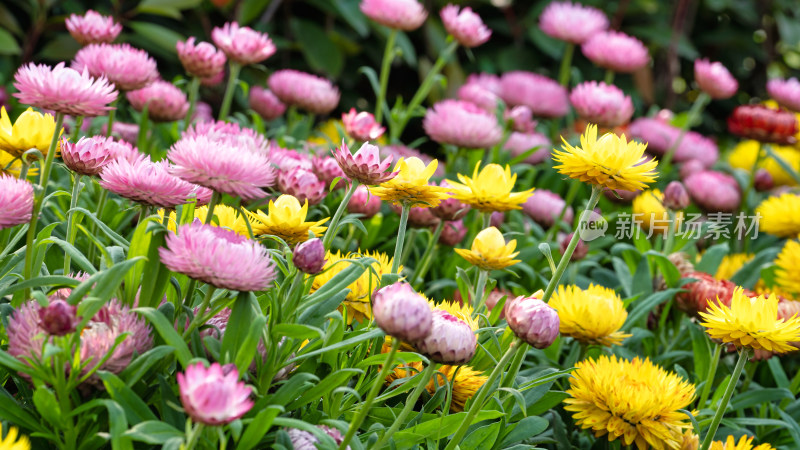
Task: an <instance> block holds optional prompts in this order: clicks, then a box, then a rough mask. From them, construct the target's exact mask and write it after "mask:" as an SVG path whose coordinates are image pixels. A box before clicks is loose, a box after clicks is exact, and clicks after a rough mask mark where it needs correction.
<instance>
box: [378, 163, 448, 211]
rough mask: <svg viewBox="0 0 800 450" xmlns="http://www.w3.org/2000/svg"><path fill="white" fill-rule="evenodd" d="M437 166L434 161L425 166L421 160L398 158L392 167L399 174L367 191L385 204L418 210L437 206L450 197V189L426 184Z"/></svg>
mask: <svg viewBox="0 0 800 450" xmlns="http://www.w3.org/2000/svg"><path fill="white" fill-rule="evenodd" d="M438 164H439V162H438V161H437V160H435V159H434V160H433V161H431V162H430V164H428V165H427V166H425V163H424V162H423V161H422V160H421V159H419V158H416V157H413V156H412V157H411V158H408V159H405V158H400V159H399V160H398V161H397V165H395V166H394V172H399V173H398V174H397V176H396V177H394V178H392V179H391V180H389V181H387V182H385V183H381V184H380V185H378V186H372V187H370V188H369V191H370V193H372V194H374V195H377V196H378V197H379V198H380V199H381V200H383V201H385V202H390V203H395V204H405V205H408V206H417V207H420V208H433V207H435V206H439V203H440V202H441V201H442V200H445V199H447V198H449V197H450V194H449V192H450V188H447V187H440V186H431V185H429V184H428V180H430V178H431V176H432V175H433V174H434V172H436V167H437V166H438Z"/></svg>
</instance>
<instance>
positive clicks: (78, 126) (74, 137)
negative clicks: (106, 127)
mask: <svg viewBox="0 0 800 450" xmlns="http://www.w3.org/2000/svg"><path fill="white" fill-rule="evenodd" d="M81 126H83V116H78V117H77V118H76V119H75V129H74V130H72V135H70V137H69V141H70V142H72V143H73V144H74V143H75V142H77V141H78V135H79V134H80V132H81Z"/></svg>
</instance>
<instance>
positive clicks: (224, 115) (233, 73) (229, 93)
mask: <svg viewBox="0 0 800 450" xmlns="http://www.w3.org/2000/svg"><path fill="white" fill-rule="evenodd" d="M228 67H229V68H230V74H229V75H228V86H226V87H225V96H224V97H222V106H220V109H219V120H223V121H224V120H227V119H228V112H230V110H231V102H233V91H235V90H236V83H237V82H238V81H239V71H241V70H242V66H241V65H239V63H236V62H233V61H230V62H229V63H228Z"/></svg>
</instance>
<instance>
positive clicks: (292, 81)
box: [267, 69, 340, 114]
mask: <svg viewBox="0 0 800 450" xmlns="http://www.w3.org/2000/svg"><path fill="white" fill-rule="evenodd" d="M267 84H268V85H269V88H270V89H271V90H272V93H274V94H275V96H277V97H278V98H279V99H280V100H281V101H282V102H283V103H285V104H287V105H294V106H297V107H298V108H301V109H305V110H307V111H309V112H311V113H314V114H327V113H329V112H331V111H333V110H334V109H335V108H336V106H338V105H339V97H340V94H339V89H338V88H337V87H336V86H334V85H333V84H332V83H331V82H330V81H328V80H326V79H324V78H320V77H318V76H316V75H311V74H310V73H305V72H300V71H298V70H292V69H284V70H278V71H276V72H274V73H273V74H272V75H270V77H269V80H268V81H267Z"/></svg>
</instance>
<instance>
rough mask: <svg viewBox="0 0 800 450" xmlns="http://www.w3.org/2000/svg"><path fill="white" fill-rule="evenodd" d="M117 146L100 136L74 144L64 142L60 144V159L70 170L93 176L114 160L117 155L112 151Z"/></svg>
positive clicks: (110, 139)
mask: <svg viewBox="0 0 800 450" xmlns="http://www.w3.org/2000/svg"><path fill="white" fill-rule="evenodd" d="M119 145H120V144H117V143H115V142H114V138H107V137H102V136H92V137H82V138H80V140H78V142H76V143H74V144H73V143H71V142H67V141H66V140H64V141H63V142H62V143H61V159H62V160H63V161H64V165H66V166H67V167H68V168H69V169H70V170H72V171H74V172H77V173H79V174H81V175H88V176H93V175H97V174H99V173H100V172H101V171H102V170H103V166H105V165H106V164H107V163H109V162H111V161H113V160H114V159H116V157H117V155H116V154H115V153H113V151H114V150H115V149H116V147H117V146H119ZM112 147H113V148H112Z"/></svg>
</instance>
